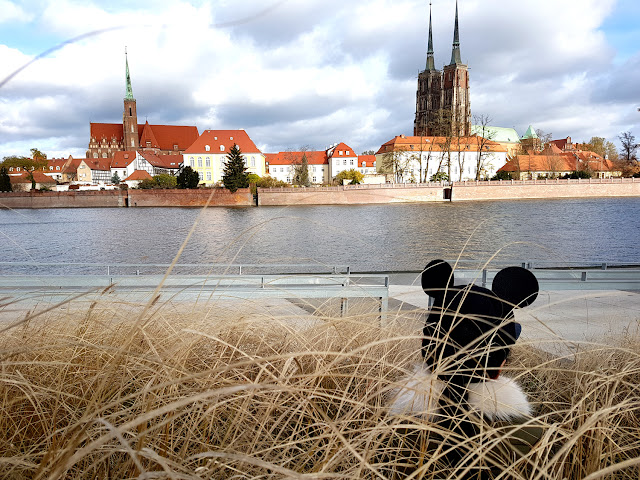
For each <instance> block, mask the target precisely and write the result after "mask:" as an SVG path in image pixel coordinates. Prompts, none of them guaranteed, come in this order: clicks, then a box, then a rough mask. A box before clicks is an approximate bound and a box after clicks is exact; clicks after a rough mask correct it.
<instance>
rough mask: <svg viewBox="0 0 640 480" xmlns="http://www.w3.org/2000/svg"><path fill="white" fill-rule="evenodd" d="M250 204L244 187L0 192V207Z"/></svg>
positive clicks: (249, 192) (251, 203) (250, 195)
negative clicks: (231, 190) (232, 191)
mask: <svg viewBox="0 0 640 480" xmlns="http://www.w3.org/2000/svg"><path fill="white" fill-rule="evenodd" d="M207 203H208V205H209V206H212V207H213V206H224V207H230V206H243V207H246V206H252V205H254V200H253V195H252V194H251V191H250V190H249V189H248V188H241V189H238V191H236V192H235V193H231V192H230V191H229V190H226V189H222V188H219V189H201V190H200V189H198V190H177V189H175V190H135V189H132V190H99V191H78V190H75V191H74V190H71V191H68V192H8V193H7V192H0V208H102V207H106V208H109V207H203V206H205V205H207Z"/></svg>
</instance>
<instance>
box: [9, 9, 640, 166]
mask: <svg viewBox="0 0 640 480" xmlns="http://www.w3.org/2000/svg"><path fill="white" fill-rule="evenodd" d="M432 8H433V28H434V46H435V59H436V66H437V67H438V68H439V67H441V66H443V65H444V64H445V63H448V62H449V60H450V57H451V42H452V38H453V20H454V9H455V1H454V0H433V7H432ZM459 10H460V40H461V51H462V59H463V61H464V62H465V63H467V64H468V65H469V68H470V76H471V108H472V113H473V114H474V115H479V114H483V115H488V116H489V117H491V118H492V120H493V122H492V123H493V125H495V126H503V127H514V128H515V129H516V130H517V131H518V133H519V134H520V135H522V134H523V133H524V131H525V130H526V129H527V127H528V126H529V124H532V125H533V126H534V128H539V129H542V130H544V131H545V132H551V133H553V136H554V138H563V137H566V136H571V137H572V138H573V139H574V140H577V141H583V140H584V141H588V140H589V139H590V138H591V137H592V136H603V137H606V138H607V139H610V140H613V141H616V143H617V140H616V136H617V135H618V134H619V133H620V132H623V131H631V132H632V133H633V134H634V135H635V136H636V137H637V138H639V139H640V111H638V108H640V2H638V0H518V1H517V2H516V1H511V0H459ZM428 18H429V2H428V1H426V0H213V1H204V0H147V1H145V2H130V1H125V0H110V1H97V0H93V1H92V0H20V1H18V0H0V85H1V86H0V157H2V156H5V155H10V154H19V155H26V154H28V153H29V148H31V147H38V148H39V149H40V150H42V151H44V152H46V153H47V154H48V155H49V157H60V156H64V157H66V156H68V155H70V154H71V155H74V156H84V153H85V151H86V148H87V144H88V141H89V122H111V123H117V122H121V121H122V109H123V103H122V100H123V97H124V94H125V83H124V77H125V73H124V71H125V69H124V51H125V46H126V47H127V49H128V53H129V66H130V69H131V75H132V83H133V93H134V96H135V97H136V99H137V107H138V121H139V122H140V123H144V121H145V119H148V120H149V122H150V123H152V124H176V125H196V126H197V127H198V129H199V130H200V131H202V130H204V129H208V128H211V129H236V128H244V129H245V130H247V132H248V133H249V135H250V136H251V137H252V139H253V140H254V142H255V143H256V144H257V145H258V146H259V147H260V148H261V149H262V150H263V151H264V152H274V151H279V150H286V149H288V148H297V147H299V146H301V145H308V146H310V147H311V148H314V149H323V148H325V147H327V146H328V145H330V144H332V143H335V142H340V141H344V142H345V143H347V144H348V145H350V146H351V147H352V148H354V149H355V150H356V151H358V152H361V151H363V150H369V149H377V148H378V147H379V146H380V145H381V144H382V143H384V142H385V141H387V140H389V139H391V138H392V137H393V136H395V135H398V134H411V133H412V130H413V117H414V113H415V90H416V82H417V75H418V72H419V71H420V70H422V69H424V66H425V60H426V44H427V32H428Z"/></svg>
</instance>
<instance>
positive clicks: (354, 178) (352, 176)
mask: <svg viewBox="0 0 640 480" xmlns="http://www.w3.org/2000/svg"><path fill="white" fill-rule="evenodd" d="M363 179H364V174H362V173H360V172H359V171H357V170H356V169H354V168H352V169H351V170H343V171H341V172H340V173H339V174H338V175H336V179H335V181H336V183H337V184H338V185H342V184H343V183H345V182H344V181H345V180H351V184H353V185H356V184H358V183H362V180H363ZM347 183H348V182H347Z"/></svg>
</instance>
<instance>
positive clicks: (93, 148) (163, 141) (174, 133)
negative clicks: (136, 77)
mask: <svg viewBox="0 0 640 480" xmlns="http://www.w3.org/2000/svg"><path fill="white" fill-rule="evenodd" d="M125 70H126V72H125V74H126V92H125V97H124V110H123V112H122V123H90V125H89V148H88V150H87V158H113V156H114V153H115V152H121V151H138V152H141V153H142V152H149V153H153V154H155V155H182V153H183V152H184V151H185V150H186V149H187V148H189V147H190V146H191V145H192V144H193V142H195V141H196V140H197V138H198V137H199V133H198V128H197V127H194V126H184V125H149V122H145V123H144V124H139V123H138V112H137V110H136V99H135V98H134V97H133V89H132V88H131V75H130V74H129V59H128V58H127V57H126V53H125Z"/></svg>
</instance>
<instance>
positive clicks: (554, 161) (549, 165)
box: [543, 154, 565, 178]
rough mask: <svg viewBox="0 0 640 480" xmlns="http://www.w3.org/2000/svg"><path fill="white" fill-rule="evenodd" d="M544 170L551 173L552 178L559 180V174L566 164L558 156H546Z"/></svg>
mask: <svg viewBox="0 0 640 480" xmlns="http://www.w3.org/2000/svg"><path fill="white" fill-rule="evenodd" d="M543 162H544V168H545V169H546V170H547V171H548V172H549V173H550V175H551V178H557V177H558V173H559V172H561V171H563V169H564V166H565V163H564V160H563V159H562V157H561V156H560V155H558V154H550V155H545V156H544V160H543Z"/></svg>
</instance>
